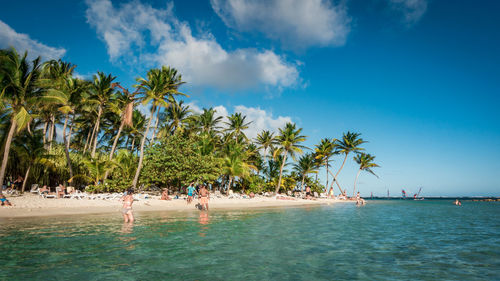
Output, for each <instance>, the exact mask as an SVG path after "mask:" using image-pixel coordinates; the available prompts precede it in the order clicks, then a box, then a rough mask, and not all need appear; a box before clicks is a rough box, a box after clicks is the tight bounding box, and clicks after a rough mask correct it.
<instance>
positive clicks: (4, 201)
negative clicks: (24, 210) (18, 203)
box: [0, 194, 12, 206]
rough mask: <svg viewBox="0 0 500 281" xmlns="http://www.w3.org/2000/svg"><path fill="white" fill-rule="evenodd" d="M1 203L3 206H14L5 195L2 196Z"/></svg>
mask: <svg viewBox="0 0 500 281" xmlns="http://www.w3.org/2000/svg"><path fill="white" fill-rule="evenodd" d="M0 202H2V206H12V204H11V203H10V202H9V200H7V198H5V195H3V194H2V195H0Z"/></svg>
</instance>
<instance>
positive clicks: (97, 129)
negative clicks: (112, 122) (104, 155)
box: [91, 105, 102, 158]
mask: <svg viewBox="0 0 500 281" xmlns="http://www.w3.org/2000/svg"><path fill="white" fill-rule="evenodd" d="M101 114H102V106H101V105H99V112H98V113H97V120H96V122H95V127H94V128H96V130H95V135H94V138H95V139H94V147H93V148H92V154H91V156H92V158H94V157H95V150H96V148H97V136H98V135H99V123H101Z"/></svg>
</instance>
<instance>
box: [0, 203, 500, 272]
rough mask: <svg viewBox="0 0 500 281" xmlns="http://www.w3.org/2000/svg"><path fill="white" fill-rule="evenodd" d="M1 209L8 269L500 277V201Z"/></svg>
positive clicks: (0, 258)
mask: <svg viewBox="0 0 500 281" xmlns="http://www.w3.org/2000/svg"><path fill="white" fill-rule="evenodd" d="M452 202H453V201H451V200H439V201H433V200H422V201H414V200H387V201H384V200H376V201H375V200H374V201H368V204H366V205H364V206H356V205H355V204H351V203H340V204H331V205H321V206H307V207H294V208H268V209H257V210H256V209H254V210H225V211H217V210H211V211H209V212H205V211H196V210H193V212H185V211H183V212H145V213H137V214H136V222H135V223H134V224H124V223H123V221H122V217H121V215H120V213H118V211H117V213H116V214H109V213H108V214H98V215H86V216H81V215H78V216H57V217H44V218H29V219H28V218H23V219H1V220H0V280H500V202H472V201H462V206H455V205H453V204H452Z"/></svg>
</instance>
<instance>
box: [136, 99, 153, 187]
mask: <svg viewBox="0 0 500 281" xmlns="http://www.w3.org/2000/svg"><path fill="white" fill-rule="evenodd" d="M155 110H156V108H155V106H152V108H151V117H150V118H149V121H148V126H147V127H146V132H145V133H144V136H143V137H142V141H141V151H140V155H139V165H137V171H136V172H135V176H134V181H133V182H132V187H133V188H134V189H135V188H136V186H137V181H139V174H140V173H141V168H142V160H144V143H145V142H146V138H147V137H148V132H149V127H150V126H151V120H153V114H154V112H155Z"/></svg>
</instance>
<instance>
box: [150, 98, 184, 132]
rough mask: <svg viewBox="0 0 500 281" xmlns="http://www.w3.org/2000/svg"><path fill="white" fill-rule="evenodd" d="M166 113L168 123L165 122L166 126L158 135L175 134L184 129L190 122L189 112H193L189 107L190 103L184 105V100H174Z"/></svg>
mask: <svg viewBox="0 0 500 281" xmlns="http://www.w3.org/2000/svg"><path fill="white" fill-rule="evenodd" d="M166 113H167V116H166V118H167V120H168V123H165V126H164V127H163V128H162V129H161V131H160V133H159V134H158V137H164V136H169V135H171V134H174V133H175V132H176V131H183V130H184V128H185V127H186V126H187V125H188V123H189V117H190V115H189V114H191V110H190V109H189V105H186V106H184V102H183V101H179V102H176V101H175V100H174V101H173V102H172V104H171V105H170V106H169V107H168V108H167V112H166Z"/></svg>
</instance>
